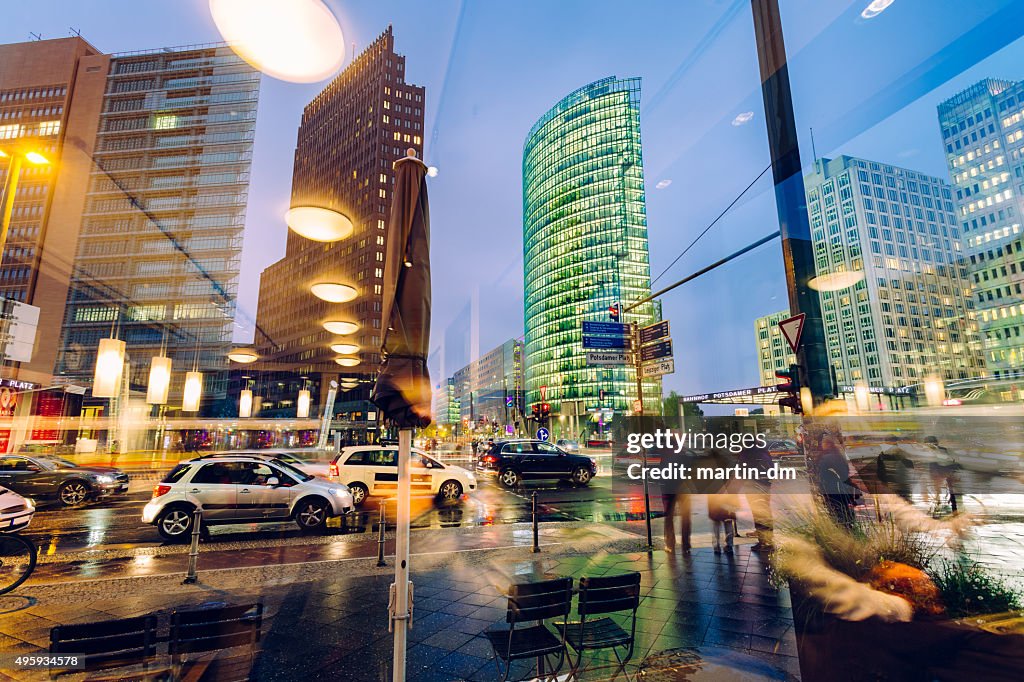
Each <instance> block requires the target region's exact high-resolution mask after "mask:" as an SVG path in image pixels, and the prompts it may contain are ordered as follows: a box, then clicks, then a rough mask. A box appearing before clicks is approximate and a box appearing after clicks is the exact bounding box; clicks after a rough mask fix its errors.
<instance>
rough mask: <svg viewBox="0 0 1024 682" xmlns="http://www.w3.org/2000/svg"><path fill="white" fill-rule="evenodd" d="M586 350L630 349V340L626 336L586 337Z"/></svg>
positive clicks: (584, 345)
mask: <svg viewBox="0 0 1024 682" xmlns="http://www.w3.org/2000/svg"><path fill="white" fill-rule="evenodd" d="M583 347H584V348H629V339H628V338H626V337H625V336H584V337H583Z"/></svg>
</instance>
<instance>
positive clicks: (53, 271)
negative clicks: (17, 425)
mask: <svg viewBox="0 0 1024 682" xmlns="http://www.w3.org/2000/svg"><path fill="white" fill-rule="evenodd" d="M108 61H109V57H107V56H106V55H103V54H101V53H100V52H99V50H97V49H96V48H94V47H93V46H92V45H90V44H89V43H88V42H86V41H85V40H83V39H82V38H78V37H74V38H60V39H57V40H39V41H33V42H27V43H15V44H10V45H0V151H3V150H7V152H10V153H24V152H25V151H38V152H40V153H42V154H43V155H44V156H45V157H46V158H47V160H48V161H49V162H50V163H49V164H48V165H32V164H29V163H25V164H24V165H23V166H22V168H21V173H20V175H19V182H18V189H17V192H16V193H15V200H14V206H13V210H12V214H11V224H10V231H9V233H8V235H7V244H6V246H5V248H4V250H3V259H2V264H0V296H2V297H4V298H7V299H12V300H15V301H20V302H23V303H29V304H31V305H34V306H37V307H39V308H40V318H39V328H40V329H44V330H53V329H59V328H60V323H61V321H62V319H63V314H64V301H65V297H66V295H67V288H68V280H69V278H70V276H71V265H72V261H73V260H74V244H75V242H76V241H77V239H78V229H79V219H78V216H79V215H80V214H81V211H82V201H83V199H84V196H85V191H86V188H87V184H88V173H89V166H90V154H91V153H92V150H93V147H94V145H95V139H96V127H97V121H98V120H99V111H100V107H101V104H102V100H103V90H104V85H105V82H106V73H107V64H108ZM7 152H5V153H7ZM9 168H10V164H9V159H8V158H0V186H3V185H4V184H5V183H6V181H7V179H8V178H7V173H8V171H9ZM58 336H59V335H58V334H53V333H41V334H37V336H36V343H35V348H34V349H33V352H32V358H31V360H30V361H26V362H22V363H20V364H8V365H5V366H4V376H6V377H11V376H16V377H17V378H18V379H19V380H23V381H31V382H35V383H39V384H46V383H48V382H49V381H50V376H51V375H52V373H53V365H54V361H55V359H56V355H57V339H58Z"/></svg>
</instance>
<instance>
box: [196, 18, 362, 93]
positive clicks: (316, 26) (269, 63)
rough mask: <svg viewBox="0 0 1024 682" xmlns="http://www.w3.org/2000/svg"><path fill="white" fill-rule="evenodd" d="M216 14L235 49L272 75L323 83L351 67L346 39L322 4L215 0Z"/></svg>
mask: <svg viewBox="0 0 1024 682" xmlns="http://www.w3.org/2000/svg"><path fill="white" fill-rule="evenodd" d="M210 14H212V15H213V22H214V23H215V24H216V25H217V29H218V30H219V31H220V33H221V35H222V36H223V37H224V40H225V41H226V42H227V43H228V44H229V45H230V46H231V49H232V50H234V51H235V52H236V53H237V54H238V56H240V57H241V58H242V59H244V60H245V61H247V62H249V64H251V65H252V66H253V67H255V68H256V69H259V70H260V71H262V72H263V73H265V74H267V75H268V76H272V77H274V78H278V79H280V80H283V81H290V82H293V83H317V82H319V81H322V80H324V79H326V78H330V77H331V76H333V75H334V74H335V73H337V71H338V69H340V68H341V65H342V64H343V63H344V62H345V36H344V34H343V33H342V31H341V26H339V25H338V20H337V18H336V17H335V16H334V14H332V13H331V10H330V9H328V8H327V6H326V5H324V3H323V2H321V0H210Z"/></svg>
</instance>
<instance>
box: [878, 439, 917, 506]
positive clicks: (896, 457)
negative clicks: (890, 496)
mask: <svg viewBox="0 0 1024 682" xmlns="http://www.w3.org/2000/svg"><path fill="white" fill-rule="evenodd" d="M899 441H900V439H899V437H897V436H895V435H891V436H889V437H888V438H887V439H886V446H885V447H884V448H882V451H881V452H879V453H878V458H877V459H876V460H875V471H876V473H877V476H878V480H879V481H880V482H881V483H883V484H884V485H885V487H886V488H887V491H888V492H892V493H895V494H897V495H899V496H900V497H902V498H903V499H904V500H906V501H907V502H910V491H911V483H910V470H911V469H913V468H914V462H913V461H911V459H910V457H909V456H908V455H907V452H906V450H904V449H903V448H901V447H900V445H899Z"/></svg>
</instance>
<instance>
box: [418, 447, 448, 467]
mask: <svg viewBox="0 0 1024 682" xmlns="http://www.w3.org/2000/svg"><path fill="white" fill-rule="evenodd" d="M410 454H411V457H410V461H411V462H412V463H413V465H414V466H426V467H433V468H434V469H441V468H442V467H441V463H440V462H438V461H437V460H436V459H432V458H430V457H427V456H426V455H425V454H423V453H422V452H416V451H415V450H413V451H412V453H410Z"/></svg>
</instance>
